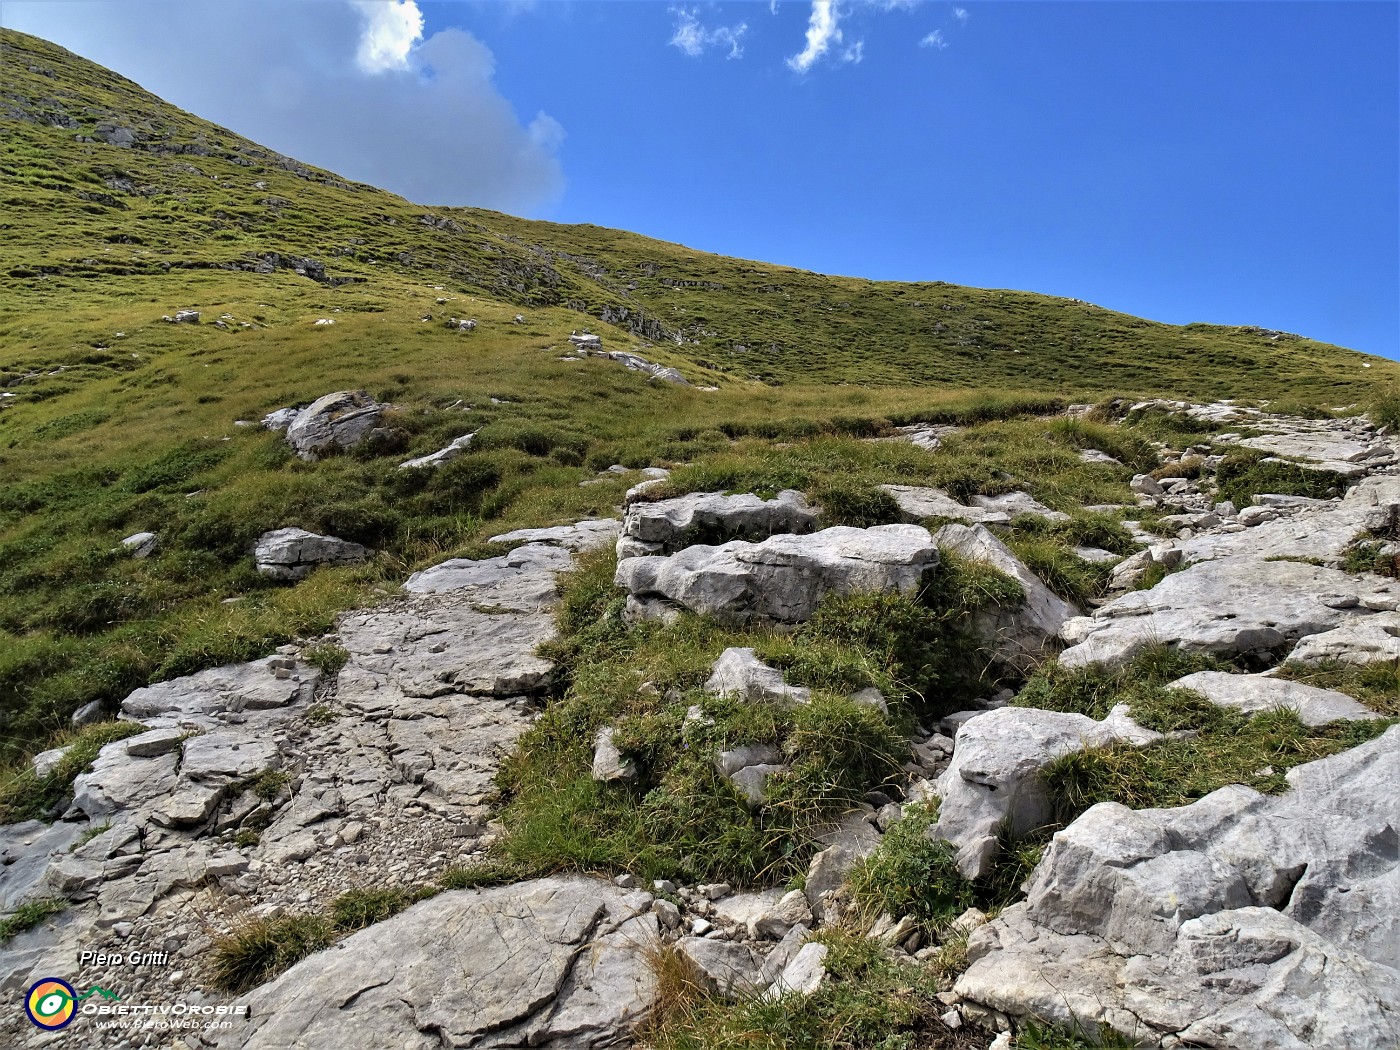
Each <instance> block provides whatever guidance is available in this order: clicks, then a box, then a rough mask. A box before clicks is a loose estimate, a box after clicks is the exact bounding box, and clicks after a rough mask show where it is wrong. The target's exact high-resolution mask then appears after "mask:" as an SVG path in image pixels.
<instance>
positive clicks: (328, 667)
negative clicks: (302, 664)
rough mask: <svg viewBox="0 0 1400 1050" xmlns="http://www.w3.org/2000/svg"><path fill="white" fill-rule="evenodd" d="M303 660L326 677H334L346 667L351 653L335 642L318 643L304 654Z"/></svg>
mask: <svg viewBox="0 0 1400 1050" xmlns="http://www.w3.org/2000/svg"><path fill="white" fill-rule="evenodd" d="M302 659H303V660H305V661H306V662H307V663H309V664H310V665H311V666H312V667H315V668H317V669H319V670H320V672H321V673H322V674H324V675H333V674H335V673H337V672H338V671H339V670H340V669H341V668H342V667H344V666H345V664H346V661H348V660H349V659H350V653H349V651H348V650H346V649H345V648H344V647H343V646H340V645H336V644H334V643H333V642H317V643H316V644H315V645H313V646H311V647H310V648H308V649H307V650H306V651H305V652H303V653H302Z"/></svg>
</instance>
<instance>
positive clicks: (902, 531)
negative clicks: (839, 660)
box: [615, 525, 938, 623]
mask: <svg viewBox="0 0 1400 1050" xmlns="http://www.w3.org/2000/svg"><path fill="white" fill-rule="evenodd" d="M937 564H938V548H937V547H936V546H935V545H934V543H933V539H932V537H931V536H929V533H928V530H927V529H924V528H921V527H919V526H917V525H881V526H877V527H875V528H871V529H854V528H847V527H844V526H838V527H836V528H830V529H824V530H822V531H821V532H818V533H814V534H812V535H810V536H790V535H785V536H773V537H771V538H769V539H767V540H764V541H763V542H761V543H748V542H746V541H743V540H734V541H731V542H730V543H726V544H724V545H722V546H719V547H708V546H694V547H687V548H686V549H685V550H683V551H681V552H679V553H678V554H673V555H671V556H670V557H669V558H664V557H644V558H629V559H627V560H626V561H623V562H620V563H619V564H618V567H617V575H616V578H615V579H616V583H617V584H618V585H619V586H621V587H625V588H626V589H627V590H628V592H629V593H630V595H631V598H630V599H629V602H628V612H629V615H630V616H632V617H633V618H650V617H659V616H662V615H663V614H664V613H665V612H666V611H667V609H668V608H670V609H675V608H677V607H679V608H685V609H689V610H690V611H692V612H695V613H700V614H703V615H710V616H714V617H715V618H716V619H719V620H721V621H722V622H726V623H746V622H760V623H762V622H769V623H773V622H776V623H800V622H802V621H804V620H807V619H810V618H811V616H812V614H813V613H814V612H815V611H816V608H817V605H818V603H819V602H820V601H821V599H822V598H824V597H826V595H828V594H855V593H880V592H890V591H898V592H900V593H902V594H912V593H914V592H916V591H917V590H918V589H919V586H920V584H921V583H922V581H923V578H924V575H925V573H927V572H928V571H929V570H931V569H933V568H934V567H935V566H937Z"/></svg>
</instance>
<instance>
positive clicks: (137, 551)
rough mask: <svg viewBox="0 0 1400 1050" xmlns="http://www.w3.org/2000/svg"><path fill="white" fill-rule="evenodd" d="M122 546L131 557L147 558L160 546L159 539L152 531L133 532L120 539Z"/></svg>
mask: <svg viewBox="0 0 1400 1050" xmlns="http://www.w3.org/2000/svg"><path fill="white" fill-rule="evenodd" d="M122 546H123V547H124V548H125V549H126V550H127V551H129V552H130V554H131V556H132V557H133V558H149V557H150V556H151V555H152V554H154V553H155V552H156V551H157V550H158V549H159V548H160V540H159V538H158V537H157V536H156V534H155V533H154V532H134V533H132V534H131V535H130V536H128V537H127V538H126V539H124V540H122Z"/></svg>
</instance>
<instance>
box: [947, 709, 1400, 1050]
mask: <svg viewBox="0 0 1400 1050" xmlns="http://www.w3.org/2000/svg"><path fill="white" fill-rule="evenodd" d="M1287 776H1288V782H1289V785H1290V790H1289V791H1288V792H1287V793H1286V794H1284V795H1282V796H1279V797H1276V798H1271V797H1268V796H1264V795H1260V794H1259V793H1257V792H1255V791H1252V790H1250V789H1248V788H1245V787H1240V786H1235V787H1227V788H1222V789H1220V790H1219V791H1216V792H1214V793H1212V794H1210V795H1208V796H1206V797H1205V798H1203V799H1201V800H1200V801H1198V802H1195V803H1193V804H1192V805H1189V806H1184V807H1181V808H1177V809H1164V810H1139V811H1136V812H1134V811H1132V810H1129V809H1127V808H1126V807H1124V806H1120V805H1117V804H1116V803H1101V804H1099V805H1097V806H1094V807H1093V808H1092V809H1090V810H1089V811H1088V812H1086V813H1085V814H1084V815H1083V816H1081V817H1080V818H1079V819H1078V820H1076V821H1075V822H1074V823H1073V824H1071V825H1070V826H1069V827H1068V828H1066V829H1065V830H1064V831H1062V832H1060V833H1058V834H1057V835H1056V836H1055V839H1054V841H1052V843H1051V844H1050V847H1049V849H1048V850H1047V851H1046V853H1045V857H1044V860H1043V861H1042V862H1041V864H1040V866H1039V867H1038V868H1037V869H1036V872H1035V874H1034V875H1033V877H1032V879H1031V883H1030V887H1029V892H1028V896H1027V900H1026V902H1025V903H1022V904H1017V905H1014V906H1012V907H1010V908H1008V909H1006V910H1005V911H1004V912H1002V914H1001V916H1000V917H999V918H998V919H996V920H995V921H993V922H992V923H990V924H988V925H987V926H984V927H982V928H981V929H979V930H977V931H976V932H975V933H973V935H972V937H971V939H970V940H969V944H968V954H969V958H970V959H971V960H972V966H971V967H970V968H969V969H968V971H967V972H966V973H964V974H963V975H962V977H960V978H959V979H958V982H957V985H956V988H955V991H956V992H957V994H958V995H960V996H961V997H963V998H964V999H965V1000H968V1001H971V1002H973V1003H976V1004H981V1005H983V1006H986V1007H990V1008H993V1009H995V1010H998V1011H1002V1012H1004V1013H1007V1014H1010V1015H1012V1016H1015V1017H1035V1018H1039V1019H1043V1020H1049V1021H1052V1022H1055V1023H1059V1024H1065V1025H1073V1026H1077V1027H1079V1028H1081V1029H1083V1030H1085V1031H1086V1032H1091V1031H1093V1030H1094V1029H1096V1028H1097V1026H1098V1025H1099V1024H1108V1025H1111V1026H1112V1027H1113V1028H1116V1029H1117V1030H1118V1031H1120V1032H1122V1033H1123V1034H1125V1035H1127V1036H1129V1037H1130V1038H1134V1039H1138V1040H1141V1041H1142V1042H1144V1043H1146V1044H1147V1045H1153V1046H1157V1045H1162V1046H1201V1047H1219V1048H1229V1050H1276V1048H1278V1047H1334V1046H1335V1047H1340V1046H1346V1047H1383V1046H1394V1045H1396V1044H1397V1041H1400V972H1397V970H1396V966H1395V963H1396V960H1397V959H1400V922H1398V921H1397V916H1400V877H1397V875H1400V869H1398V868H1397V865H1400V853H1398V852H1397V848H1396V829H1395V812H1394V797H1395V793H1396V791H1397V790H1400V727H1395V728H1391V729H1390V730H1388V731H1387V732H1386V733H1385V734H1384V735H1383V736H1381V737H1378V738H1377V739H1375V740H1372V741H1371V742H1369V743H1367V744H1363V745H1361V746H1360V747H1357V748H1355V749H1353V750H1351V751H1347V752H1344V753H1342V754H1339V755H1336V756H1333V757H1331V758H1327V759H1323V760H1321V761H1318V762H1312V763H1308V764H1307V765H1302V766H1297V767H1295V768H1294V769H1292V770H1290V771H1289V773H1288V775H1287Z"/></svg>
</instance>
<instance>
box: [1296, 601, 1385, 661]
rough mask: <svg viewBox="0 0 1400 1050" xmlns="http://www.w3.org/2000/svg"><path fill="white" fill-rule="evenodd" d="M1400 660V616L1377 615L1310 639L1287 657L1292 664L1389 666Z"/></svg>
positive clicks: (1315, 635)
mask: <svg viewBox="0 0 1400 1050" xmlns="http://www.w3.org/2000/svg"><path fill="white" fill-rule="evenodd" d="M1396 660H1400V613H1377V614H1376V615H1375V616H1369V617H1366V618H1365V619H1358V620H1353V621H1352V622H1351V623H1348V624H1345V625H1343V626H1341V627H1337V628H1335V629H1334V630H1331V631H1324V632H1322V633H1320V634H1314V635H1310V636H1309V637H1307V638H1304V639H1303V640H1302V641H1301V642H1299V643H1298V645H1297V647H1296V648H1295V649H1294V650H1293V652H1291V653H1289V654H1288V662H1289V663H1291V664H1320V663H1327V662H1329V661H1337V662H1339V663H1344V664H1374V663H1388V662H1392V661H1396Z"/></svg>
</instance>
